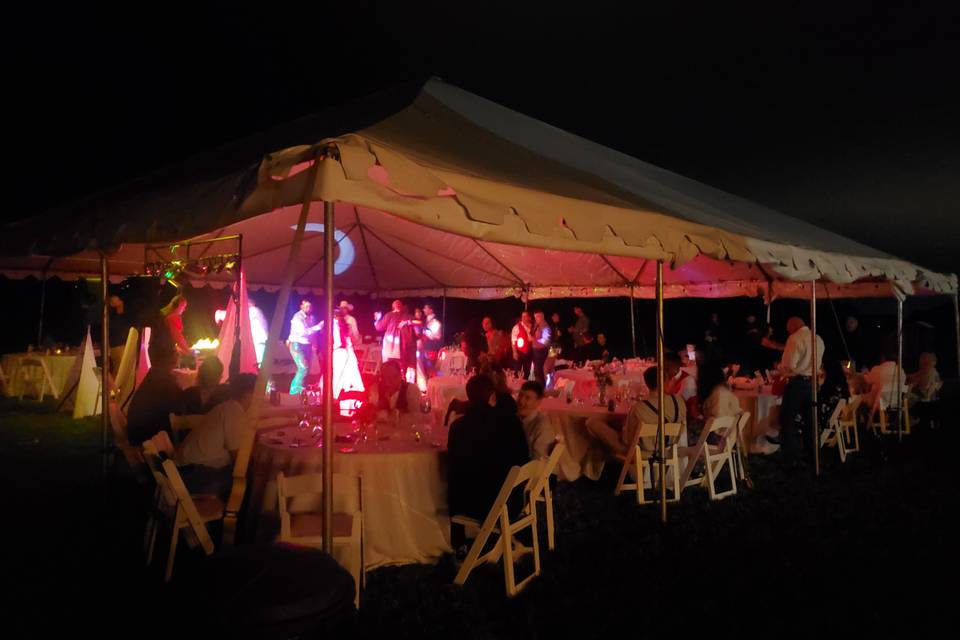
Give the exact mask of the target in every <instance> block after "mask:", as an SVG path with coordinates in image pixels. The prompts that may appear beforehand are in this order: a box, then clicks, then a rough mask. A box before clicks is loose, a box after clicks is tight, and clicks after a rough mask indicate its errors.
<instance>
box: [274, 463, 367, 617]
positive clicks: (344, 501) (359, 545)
mask: <svg viewBox="0 0 960 640" xmlns="http://www.w3.org/2000/svg"><path fill="white" fill-rule="evenodd" d="M322 497H323V474H321V473H308V474H304V475H299V476H284V475H283V472H282V471H281V472H280V473H278V474H277V501H278V504H279V509H280V541H281V542H287V543H290V544H297V545H301V546H305V547H317V548H320V547H322V546H323V514H322V513H318V512H317V511H316V510H315V509H314V508H311V509H309V510H304V509H302V508H301V507H299V506H298V505H297V504H296V503H297V502H298V498H299V499H300V502H301V503H303V502H304V501H309V503H310V507H314V505H315V504H316V502H317V500H318V499H322ZM333 503H334V505H333V508H334V513H333V547H334V549H335V550H336V549H338V548H341V549H342V548H346V550H347V553H349V556H350V567H349V571H350V573H351V575H353V581H354V584H355V585H356V593H355V595H354V603H355V604H356V606H357V607H359V606H360V591H361V589H362V588H363V585H364V582H365V581H366V575H367V572H366V568H365V567H364V557H363V478H362V476H357V477H356V478H353V477H350V476H346V475H343V474H339V473H335V474H333Z"/></svg>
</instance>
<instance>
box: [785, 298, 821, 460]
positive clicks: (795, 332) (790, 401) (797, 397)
mask: <svg viewBox="0 0 960 640" xmlns="http://www.w3.org/2000/svg"><path fill="white" fill-rule="evenodd" d="M787 332H788V333H789V334H790V337H789V338H787V346H786V348H785V349H784V351H783V359H782V360H781V361H780V372H781V373H782V374H783V376H784V377H786V378H788V380H787V386H786V389H785V390H784V392H783V403H782V404H781V405H780V444H781V449H782V450H783V458H784V460H786V461H787V462H789V463H790V464H791V465H794V466H795V465H796V464H797V456H798V454H799V451H800V440H799V437H798V434H797V425H796V418H797V415H798V414H800V417H801V418H802V419H803V423H804V424H805V425H809V422H810V421H809V420H808V419H807V413H808V412H807V411H804V409H805V408H806V407H809V402H810V397H811V392H812V388H811V386H810V385H811V384H813V382H812V380H813V376H814V375H816V374H817V373H819V371H820V363H821V362H822V361H823V349H824V345H823V339H822V338H820V336H816V340H817V361H816V362H814V361H813V353H811V348H810V347H811V345H810V339H811V337H812V336H813V333H812V332H811V331H810V328H809V327H807V325H806V324H805V323H804V322H803V320H801V319H800V318H798V317H796V316H794V317H792V318H790V319H789V320H787Z"/></svg>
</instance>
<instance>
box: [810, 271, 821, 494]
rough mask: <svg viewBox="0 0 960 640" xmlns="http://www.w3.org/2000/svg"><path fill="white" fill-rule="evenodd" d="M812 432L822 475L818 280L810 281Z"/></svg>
mask: <svg viewBox="0 0 960 640" xmlns="http://www.w3.org/2000/svg"><path fill="white" fill-rule="evenodd" d="M810 356H811V359H810V401H811V402H810V433H811V434H812V435H813V471H814V473H815V474H816V475H817V476H819V475H820V421H819V420H818V416H817V391H819V389H818V388H817V387H818V386H819V384H820V370H819V367H817V362H818V361H819V360H818V358H817V281H816V280H811V281H810Z"/></svg>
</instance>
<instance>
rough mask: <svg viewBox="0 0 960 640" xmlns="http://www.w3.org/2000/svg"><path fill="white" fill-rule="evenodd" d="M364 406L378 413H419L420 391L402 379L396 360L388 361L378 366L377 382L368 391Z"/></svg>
mask: <svg viewBox="0 0 960 640" xmlns="http://www.w3.org/2000/svg"><path fill="white" fill-rule="evenodd" d="M366 406H369V407H371V408H372V409H374V410H376V411H377V412H378V413H379V412H381V411H382V412H384V413H386V412H388V411H394V410H396V411H399V412H400V413H416V412H417V411H420V389H419V388H418V387H417V385H415V384H413V383H411V382H407V381H406V380H404V379H403V376H402V375H401V373H400V364H399V363H398V362H397V361H396V360H388V361H386V362H384V363H383V364H382V365H380V375H379V380H378V381H377V384H376V385H375V386H374V387H373V388H372V389H370V396H369V401H368V403H367V405H366Z"/></svg>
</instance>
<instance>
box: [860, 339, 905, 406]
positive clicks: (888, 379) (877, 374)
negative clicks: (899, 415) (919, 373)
mask: <svg viewBox="0 0 960 640" xmlns="http://www.w3.org/2000/svg"><path fill="white" fill-rule="evenodd" d="M863 380H864V382H865V383H866V384H867V385H868V386H869V390H868V391H867V393H866V394H865V397H864V399H863V400H864V403H865V404H866V406H868V407H870V406H873V404H874V403H875V402H876V401H877V397H878V396H879V395H880V394H881V393H882V394H883V402H884V403H885V404H886V405H887V406H888V407H890V406H896V405H897V402H896V396H897V391H896V389H897V358H896V354H895V353H891V352H889V351H888V352H886V353H884V358H883V361H882V362H880V364H878V365H877V366H875V367H873V368H872V369H870V371H868V372H867V373H866V374H864V376H863ZM900 383H901V384H906V383H907V377H906V375H905V374H903V373H901V375H900Z"/></svg>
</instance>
